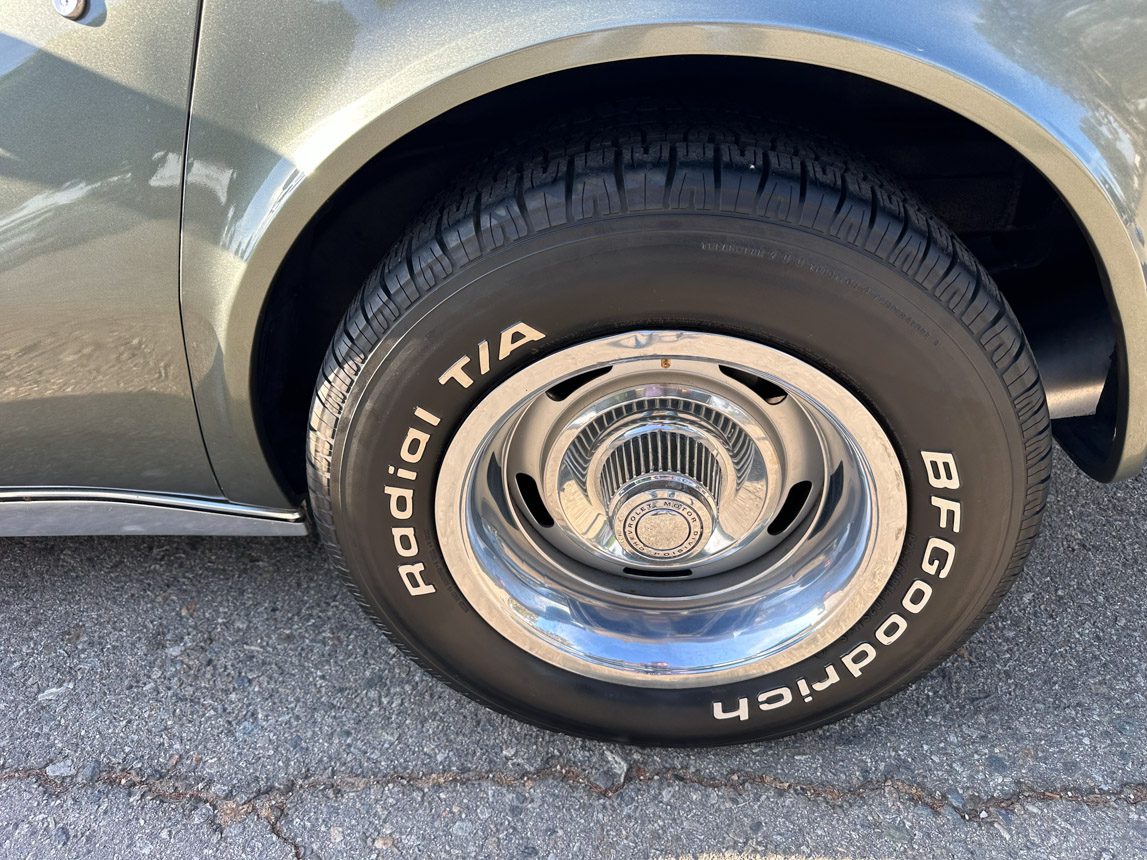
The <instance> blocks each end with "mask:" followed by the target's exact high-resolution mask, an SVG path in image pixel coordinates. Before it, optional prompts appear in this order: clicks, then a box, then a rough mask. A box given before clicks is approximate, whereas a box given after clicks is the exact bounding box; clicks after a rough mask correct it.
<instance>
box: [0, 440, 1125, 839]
mask: <svg viewBox="0 0 1147 860" xmlns="http://www.w3.org/2000/svg"><path fill="white" fill-rule="evenodd" d="M1055 482H1056V483H1055V488H1054V490H1053V495H1052V499H1051V503H1050V507H1049V510H1048V514H1047V516H1046V517H1045V520H1044V529H1043V535H1042V537H1041V538H1040V540H1039V542H1038V544H1037V547H1036V550H1035V552H1034V554H1033V556H1032V558H1031V559H1030V561H1029V562H1028V565H1027V570H1026V572H1025V573H1024V574H1023V575H1022V576H1021V578H1020V580H1019V581H1018V582H1017V584H1016V586H1015V587H1014V588H1013V590H1012V592H1011V594H1010V595H1009V596H1008V597H1007V598H1006V600H1005V601H1004V604H1003V606H1002V607H1001V608H1000V610H999V611H998V612H997V613H996V615H995V616H994V617H993V618H992V619H990V620H989V621H988V623H987V624H986V625H985V626H984V628H983V629H982V630H981V631H980V632H979V633H978V634H977V635H976V636H975V637H974V638H973V639H972V640H971V641H970V643H969V644H968V645H967V646H965V647H964V648H962V649H961V650H960V651H959V652H958V653H957V654H956V655H954V656H953V657H952V658H951V659H949V660H948V661H947V662H946V663H944V664H943V665H942V666H941V667H940V668H939V669H938V670H936V671H935V672H934V673H933V674H931V675H930V676H929V677H927V678H926V679H925V680H924V681H922V682H921V683H918V684H916V685H915V686H913V687H912V688H910V689H909V690H907V691H905V692H903V693H901V694H900V695H898V696H896V697H894V698H893V699H891V700H889V701H887V702H884V703H883V704H881V705H879V706H877V707H876V708H873V709H871V710H869V711H867V712H865V713H863V714H859V715H857V716H854V717H851V718H849V719H846V720H844V721H843V722H840V723H837V724H835V725H832V726H829V727H826V728H823V729H819V730H817V731H814V732H811V733H808V734H805V735H801V736H798V737H792V738H787V739H784V740H781V741H776V742H772V743H767V744H757V745H752V746H742V747H733V748H725V749H716V750H662V749H635V748H628V747H621V746H614V745H609V744H601V743H595V742H591V741H584V740H578V739H573V738H568V737H565V736H561V735H556V734H552V733H549V732H545V731H542V730H539V729H534V728H531V727H529V726H525V725H522V724H520V723H517V722H514V721H513V720H510V719H508V718H506V717H502V716H499V715H496V714H493V713H490V712H488V711H486V710H484V709H483V708H481V707H480V706H478V705H476V704H474V703H473V702H470V701H469V700H467V699H465V698H463V697H461V696H459V695H458V694H456V693H454V692H452V691H451V690H449V689H447V688H446V687H444V686H442V685H441V684H439V683H437V682H435V681H433V680H432V679H430V678H429V677H427V676H426V675H424V674H423V673H422V672H421V671H419V670H418V669H417V668H415V667H414V666H413V665H411V664H410V663H409V662H407V661H406V660H405V659H404V658H403V657H402V656H401V655H400V654H399V653H398V652H397V650H396V649H395V648H394V647H392V646H391V645H390V644H389V643H387V642H386V640H385V639H384V638H383V637H382V636H381V635H380V634H379V633H378V632H377V631H376V630H375V629H374V628H373V627H372V625H371V624H370V623H369V621H368V620H367V619H366V618H365V617H364V616H363V614H362V613H361V611H360V610H359V609H358V607H357V606H356V605H355V604H354V602H353V600H352V599H351V598H350V597H349V595H348V594H346V593H345V592H344V590H343V588H342V586H341V584H340V583H339V581H338V579H337V577H336V576H335V575H334V573H333V572H332V570H331V568H330V566H329V565H328V563H327V561H326V559H325V558H324V556H323V554H322V552H321V550H320V549H319V548H318V547H317V545H316V544H315V543H314V542H313V541H312V540H310V539H305V538H302V539H281V540H270V539H260V540H255V539H243V540H240V539H165V538H82V539H73V538H69V539H19V540H12V539H9V540H2V541H0V607H2V611H3V616H2V617H3V619H4V620H3V627H2V628H0V855H2V856H3V857H29V858H37V860H40V858H54V857H98V858H103V857H124V858H128V857H131V858H135V857H141V856H154V857H163V858H167V857H227V858H232V857H233V858H264V857H265V858H300V857H307V858H314V857H322V858H332V859H333V858H343V857H346V858H351V857H355V858H357V857H379V858H390V857H396V858H397V857H406V858H411V857H433V858H450V857H479V856H482V857H523V858H526V857H555V858H566V857H625V858H629V857H651V858H669V857H673V858H677V857H713V858H722V860H733V858H757V857H784V858H789V857H793V858H884V857H960V858H963V857H995V856H999V857H1016V858H1029V857H1030V858H1041V860H1042V858H1047V857H1064V858H1068V857H1070V858H1076V857H1084V858H1120V860H1122V858H1135V857H1147V693H1145V691H1147V682H1145V674H1147V654H1145V652H1147V610H1145V605H1147V599H1145V598H1147V570H1145V569H1144V564H1143V561H1142V559H1143V558H1145V557H1147V529H1144V527H1143V524H1144V522H1147V479H1144V478H1139V479H1136V480H1134V481H1131V482H1128V483H1125V484H1122V485H1117V486H1111V487H1107V486H1101V485H1097V484H1093V483H1090V482H1088V481H1086V480H1085V479H1083V478H1082V477H1080V476H1079V475H1078V474H1077V473H1075V472H1074V470H1073V469H1072V467H1070V465H1068V464H1067V462H1066V459H1065V458H1063V457H1059V458H1058V461H1057V467H1056V474H1055Z"/></svg>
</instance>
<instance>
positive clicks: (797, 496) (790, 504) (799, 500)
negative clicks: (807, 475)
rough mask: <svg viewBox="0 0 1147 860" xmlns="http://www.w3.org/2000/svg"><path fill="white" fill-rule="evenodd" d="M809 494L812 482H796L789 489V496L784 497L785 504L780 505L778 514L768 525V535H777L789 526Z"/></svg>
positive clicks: (798, 513)
mask: <svg viewBox="0 0 1147 860" xmlns="http://www.w3.org/2000/svg"><path fill="white" fill-rule="evenodd" d="M811 492H812V481H798V482H797V483H795V484H793V485H792V486H791V487H789V494H788V496H786V497H785V503H784V504H783V505H781V510H780V513H778V514H777V515H776V517H775V518H774V519H773V521H772V522H771V523H769V534H771V535H779V534H781V532H783V531H784V530H785V529H787V528H788V527H789V526H791V525H792V524H793V523H794V522H795V521H796V518H797V517H798V516H799V515H800V512H801V510H802V509H803V508H804V503H805V502H807V501H808V495H809V493H811Z"/></svg>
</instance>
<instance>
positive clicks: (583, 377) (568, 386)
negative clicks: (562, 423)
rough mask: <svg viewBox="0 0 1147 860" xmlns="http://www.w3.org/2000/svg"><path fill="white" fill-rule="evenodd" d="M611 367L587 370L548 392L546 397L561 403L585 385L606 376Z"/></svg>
mask: <svg viewBox="0 0 1147 860" xmlns="http://www.w3.org/2000/svg"><path fill="white" fill-rule="evenodd" d="M610 370H612V368H610V367H598V368H594V369H593V370H587V371H586V372H585V373H579V374H578V375H577V376H571V377H570V378H569V379H566V380H563V381H562V382H559V383H558V384H557V385H555V386H554V387H553V388H551V389H550V390H549V391H547V392H546V397H548V398H550V400H555V401H557V402H559V403H560V402H561V401H563V400H565V399H566V398H567V397H569V396H570V395H571V394H573V393H574V392H575V391H577V390H578V389H579V388H581V387H582V386H583V385H585V384H586V383H587V382H593V380H595V379H597V378H598V377H599V376H605V375H606V374H607V373H609V371H610Z"/></svg>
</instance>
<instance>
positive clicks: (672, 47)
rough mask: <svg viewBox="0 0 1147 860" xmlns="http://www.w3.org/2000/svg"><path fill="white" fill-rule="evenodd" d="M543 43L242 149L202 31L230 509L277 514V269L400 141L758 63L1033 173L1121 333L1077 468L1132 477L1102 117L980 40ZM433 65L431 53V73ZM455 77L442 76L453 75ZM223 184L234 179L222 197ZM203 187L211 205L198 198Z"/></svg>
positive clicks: (413, 79) (202, 179)
mask: <svg viewBox="0 0 1147 860" xmlns="http://www.w3.org/2000/svg"><path fill="white" fill-rule="evenodd" d="M889 10H891V4H890V6H889ZM889 14H893V13H892V12H891V11H889ZM792 17H793V18H798V17H799V13H794V15H793V16H792ZM223 18H224V21H223V22H222V23H221V24H220V25H219V26H223V24H225V23H226V21H225V19H226V15H224V16H223ZM560 23H561V22H559V29H560ZM208 26H209V25H208V22H206V21H205V28H208ZM549 29H550V30H552V29H553V28H552V27H551V28H549ZM543 36H552V37H543V38H539V39H536V40H534V41H532V42H531V43H529V44H525V45H521V46H519V47H517V48H515V49H514V50H510V51H507V52H501V53H499V52H498V51H497V49H496V48H490V47H489V46H486V48H485V54H483V53H482V51H480V50H479V51H476V52H471V53H470V54H468V58H469V59H468V61H467V64H466V65H465V67H464V68H461V69H458V70H455V71H453V73H444V74H443V75H442V76H441V77H436V76H435V75H434V73H433V71H432V70H426V69H423V70H421V71H420V72H419V73H408V74H406V75H405V76H402V75H396V76H395V77H392V78H390V79H387V80H382V81H380V82H379V83H378V84H377V85H376V86H372V87H369V88H367V90H366V91H365V93H364V94H363V95H361V96H359V97H358V98H354V99H349V100H348V99H347V98H343V97H340V96H338V95H337V94H334V93H333V92H327V93H326V94H312V98H313V101H312V104H313V105H314V111H313V115H314V119H313V121H310V120H308V122H307V123H306V124H305V128H304V129H303V130H302V131H303V133H301V134H296V135H293V136H291V135H287V134H285V133H284V128H283V127H282V125H281V124H280V127H278V128H262V129H261V128H260V126H259V120H258V118H257V117H256V118H253V128H252V129H251V130H250V131H248V132H246V133H244V134H243V135H238V134H235V133H234V132H231V131H227V129H228V128H231V127H233V126H234V124H233V123H228V122H225V121H223V120H215V119H212V114H213V112H214V108H215V107H216V106H217V105H218V104H219V102H218V101H216V97H215V96H208V95H204V93H205V90H204V86H205V85H204V84H203V83H201V82H200V81H201V79H203V77H205V76H210V75H211V74H213V69H212V65H213V64H212V63H211V62H207V63H205V62H204V56H205V55H204V53H203V52H210V51H211V50H212V47H211V40H212V38H213V36H212V33H211V31H210V29H206V30H205V33H204V36H203V39H204V45H203V47H202V48H201V59H200V64H199V71H198V73H197V75H198V76H200V77H198V78H197V82H196V89H195V96H194V99H193V111H192V114H193V115H192V125H191V135H190V142H189V153H188V165H189V166H188V177H187V184H188V190H187V200H186V210H185V243H184V254H183V264H182V284H183V286H182V300H183V308H184V322H185V333H186V336H187V342H188V355H189V360H190V363H191V369H192V379H193V382H194V385H195V392H196V399H197V404H198V407H199V411H200V417H201V422H202V425H203V431H204V437H205V439H206V441H207V443H208V448H209V452H210V455H211V458H212V462H213V465H214V467H215V470H216V473H217V474H218V476H219V479H220V482H221V484H222V486H223V489H224V491H225V493H226V495H227V496H228V497H229V498H232V499H235V500H239V501H244V502H248V503H252V504H264V505H281V504H282V503H283V502H284V501H285V500H286V499H285V491H284V488H283V485H282V482H281V480H280V479H279V476H277V475H276V473H275V470H274V468H273V466H272V465H271V464H270V463H269V461H268V458H267V457H266V456H265V453H264V447H265V442H264V440H263V439H261V436H260V426H259V420H258V416H257V414H256V412H257V403H256V398H255V396H254V393H253V380H252V372H253V367H254V365H255V356H256V351H257V349H258V343H259V337H260V327H261V325H262V324H263V319H264V316H263V311H264V308H265V304H266V301H267V298H268V296H269V295H270V293H271V289H272V285H273V284H274V282H275V279H276V276H277V274H278V273H279V272H280V271H281V270H282V269H283V265H284V261H285V260H287V259H288V257H289V255H290V253H291V251H292V248H293V247H296V241H297V240H298V239H299V237H300V236H301V235H303V234H304V233H305V230H306V228H307V225H308V224H309V223H311V222H312V220H313V219H314V218H315V217H316V215H318V214H319V213H320V212H321V211H322V209H323V207H324V206H325V205H326V204H327V203H328V201H330V200H331V199H332V198H333V197H334V195H335V194H336V192H337V191H338V190H339V188H340V187H342V186H343V185H344V183H346V182H347V181H348V180H349V179H350V178H351V177H353V176H354V175H355V174H356V172H357V171H359V170H361V169H362V168H364V166H366V165H368V164H369V163H370V162H371V161H372V159H374V158H375V157H376V156H377V155H378V154H379V153H380V152H383V151H385V150H386V149H387V147H389V146H391V145H392V144H394V143H395V142H396V141H398V140H400V139H401V138H402V137H403V136H404V135H407V134H409V133H410V132H412V131H414V130H416V129H418V128H419V127H421V126H422V125H424V124H425V123H427V122H430V121H431V120H433V119H434V118H436V117H438V116H440V115H442V114H443V113H445V112H446V111H448V110H450V109H451V108H455V107H457V106H459V105H463V104H465V103H467V102H469V101H471V100H474V99H477V98H479V97H481V96H483V95H486V94H489V93H491V92H494V91H496V90H499V89H500V88H503V87H508V86H511V85H513V84H516V83H520V82H523V81H527V80H530V79H533V78H537V77H540V76H542V75H546V74H550V73H555V72H560V71H562V70H565V69H570V68H577V67H584V66H591V65H598V64H606V63H615V62H621V61H624V60H630V59H635V58H642V57H663V56H676V55H713V56H734V57H759V58H764V59H772V60H782V61H789V62H795V63H801V64H807V65H810V66H819V67H824V68H830V69H837V70H840V71H843V72H848V73H851V74H855V75H859V76H862V77H865V78H870V79H874V80H877V81H880V82H882V83H884V84H887V85H889V86H892V87H895V88H898V89H902V90H906V91H908V92H911V93H914V94H916V95H918V96H921V97H923V98H924V99H927V100H928V101H931V102H934V103H935V104H937V105H940V106H942V107H944V108H946V109H948V110H951V111H953V112H955V113H957V114H959V115H961V116H963V117H965V118H967V119H968V120H970V121H971V122H973V123H975V124H976V125H978V126H980V127H982V128H983V129H985V130H986V131H988V132H990V133H991V134H993V135H994V136H996V137H997V138H999V139H1000V140H1002V141H1004V142H1005V143H1006V144H1008V145H1009V146H1010V147H1011V148H1012V149H1013V150H1015V152H1017V153H1019V154H1020V155H1021V156H1022V157H1023V158H1025V159H1026V160H1027V161H1028V162H1030V163H1031V164H1032V165H1034V167H1035V168H1036V169H1037V170H1038V171H1039V172H1040V173H1042V174H1043V176H1045V177H1046V178H1047V179H1048V181H1049V182H1050V183H1051V184H1052V186H1054V188H1055V189H1056V190H1057V191H1058V192H1059V194H1060V195H1062V197H1063V199H1064V200H1065V201H1066V202H1067V203H1068V205H1069V207H1070V209H1071V211H1072V213H1073V214H1074V216H1075V218H1076V219H1077V220H1078V222H1079V224H1080V225H1081V226H1082V228H1083V231H1084V232H1085V233H1086V235H1087V237H1088V239H1089V242H1090V244H1091V245H1092V247H1093V249H1094V252H1095V255H1096V257H1097V259H1098V260H1099V262H1100V271H1101V276H1102V281H1103V287H1104V290H1105V292H1106V295H1107V299H1108V303H1109V308H1110V313H1111V316H1112V318H1113V320H1114V321H1115V324H1116V332H1117V338H1116V341H1117V351H1116V353H1117V354H1116V363H1117V365H1116V375H1117V379H1118V392H1119V396H1118V403H1117V406H1116V410H1117V412H1116V422H1115V423H1116V426H1115V433H1114V438H1113V440H1112V442H1111V444H1110V445H1108V446H1106V450H1101V448H1102V446H1099V447H1096V446H1095V445H1094V443H1093V444H1092V447H1093V448H1094V449H1095V450H1094V452H1093V453H1092V454H1091V455H1088V454H1087V452H1086V446H1082V447H1081V448H1080V450H1081V451H1083V453H1082V454H1079V456H1077V460H1079V461H1080V463H1081V465H1082V466H1083V467H1084V468H1085V469H1086V470H1087V471H1088V473H1089V474H1091V475H1093V476H1094V477H1097V478H1100V479H1103V480H1112V479H1116V478H1121V477H1126V476H1128V475H1130V474H1133V473H1134V472H1135V471H1137V470H1138V469H1139V468H1140V466H1141V464H1142V462H1143V459H1144V453H1145V451H1147V402H1145V401H1147V398H1145V397H1144V392H1143V390H1142V389H1143V386H1142V375H1143V368H1144V366H1145V362H1147V342H1145V341H1141V340H1140V341H1137V340H1136V339H1135V338H1134V337H1128V336H1127V334H1126V333H1127V332H1129V331H1135V330H1142V327H1143V326H1144V325H1147V292H1145V290H1144V269H1143V261H1142V259H1141V257H1140V252H1139V248H1137V247H1136V244H1135V239H1133V236H1138V235H1141V234H1139V233H1138V232H1137V231H1138V229H1139V228H1138V227H1137V226H1136V225H1135V222H1134V215H1135V209H1134V207H1135V205H1136V201H1134V200H1132V199H1130V197H1131V192H1132V191H1133V190H1134V187H1136V184H1137V177H1135V176H1133V177H1132V179H1133V180H1135V181H1130V182H1129V180H1128V178H1127V177H1128V175H1129V174H1128V168H1127V166H1126V165H1125V164H1120V163H1118V162H1117V161H1116V160H1115V157H1113V156H1112V155H1111V153H1110V151H1108V150H1105V149H1102V148H1100V147H1097V146H1096V144H1095V142H1094V141H1092V140H1090V139H1089V138H1088V136H1087V133H1086V132H1085V131H1084V129H1083V123H1081V122H1079V121H1078V118H1079V115H1080V111H1081V110H1089V111H1091V112H1092V113H1094V112H1095V111H1097V110H1099V108H1098V107H1097V106H1096V105H1095V102H1094V93H1092V92H1090V91H1086V90H1084V91H1081V92H1079V93H1076V94H1074V95H1073V94H1071V93H1068V92H1067V91H1065V90H1062V89H1058V88H1054V87H1049V86H1047V85H1045V84H1044V82H1043V81H1042V80H1040V78H1039V76H1038V75H1037V74H1036V73H1034V72H1031V71H1026V70H1024V69H1023V68H1022V67H1007V68H1003V67H1002V66H1001V65H1000V63H999V58H998V56H997V54H998V51H997V50H996V49H995V48H991V49H990V51H989V49H988V48H986V47H985V46H984V45H983V42H982V40H981V42H980V44H973V45H970V46H965V47H964V48H962V49H960V50H957V51H956V55H957V56H955V57H950V58H947V60H946V61H940V60H938V59H935V58H932V57H928V52H927V51H923V50H922V49H921V50H912V49H911V48H909V47H907V46H897V45H891V44H882V43H881V42H880V41H879V40H876V39H873V38H870V37H867V36H865V35H864V34H863V33H860V32H853V33H848V32H847V30H846V31H844V32H830V31H827V30H812V29H807V28H801V27H799V26H797V25H796V22H795V21H788V22H776V21H773V22H762V21H744V20H739V21H722V20H713V21H704V22H697V21H676V22H675V21H672V20H668V21H667V20H662V21H657V22H652V21H651V22H644V23H625V24H623V25H619V26H613V27H602V28H598V29H589V30H585V31H581V32H569V33H561V32H557V33H547V34H543ZM928 38H934V37H933V36H929V37H928ZM442 50H444V47H442V46H441V45H439V46H438V47H437V48H436V49H435V50H430V51H428V52H427V62H428V63H429V62H430V61H431V60H433V59H434V58H435V57H436V56H438V55H439V54H440V52H441V51H442ZM961 51H964V52H966V53H968V54H970V56H965V57H964V58H963V60H962V64H961V63H958V62H956V61H957V60H960V56H959V55H960V54H961ZM988 53H991V54H992V57H991V58H990V59H992V62H987V61H986V55H987V54H988ZM925 57H928V58H925ZM450 65H451V63H443V66H444V68H446V70H447V72H448V71H449V67H450ZM214 71H218V70H217V69H216V70H214ZM260 74H261V73H258V72H256V73H255V76H256V77H259V76H260ZM206 86H207V87H210V86H211V84H210V83H208V84H206ZM206 92H210V90H207V91H206ZM260 138H264V139H263V140H260ZM270 141H274V143H273V144H272V143H270ZM220 150H222V158H223V161H224V162H226V163H224V164H220V163H219V160H220V155H219V154H218V153H219V151H220ZM1115 152H1116V156H1117V155H1118V150H1116V151H1115ZM228 171H230V172H229V173H228ZM197 172H198V176H197ZM219 176H225V177H229V178H228V179H227V184H226V185H225V187H222V190H220V187H221V183H222V181H221V180H220V179H219V178H218V177H219ZM236 176H238V177H239V178H240V180H242V182H236V181H234V177H236ZM212 177H215V178H214V182H215V191H213V192H212V193H204V190H205V189H206V190H208V191H210V190H211V182H212ZM241 184H242V188H243V190H242V191H241V192H240V188H239V186H240V185H241ZM272 372H273V370H272ZM301 453H302V452H301V451H300V456H301Z"/></svg>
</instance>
